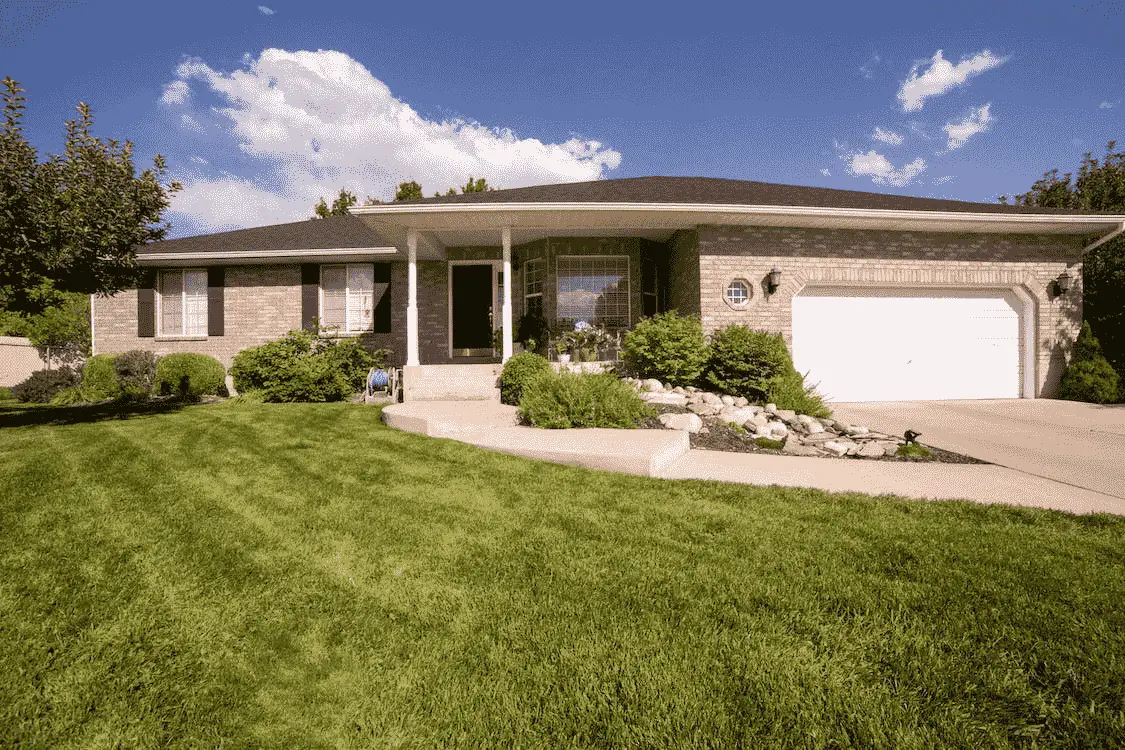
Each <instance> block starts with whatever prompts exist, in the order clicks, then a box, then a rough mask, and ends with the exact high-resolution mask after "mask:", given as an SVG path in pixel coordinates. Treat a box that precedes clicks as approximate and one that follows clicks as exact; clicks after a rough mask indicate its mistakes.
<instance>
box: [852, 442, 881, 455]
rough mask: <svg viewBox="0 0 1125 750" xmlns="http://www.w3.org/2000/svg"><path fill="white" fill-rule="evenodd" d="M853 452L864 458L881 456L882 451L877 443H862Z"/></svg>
mask: <svg viewBox="0 0 1125 750" xmlns="http://www.w3.org/2000/svg"><path fill="white" fill-rule="evenodd" d="M855 454H856V455H857V456H863V457H864V458H882V457H883V455H884V451H883V447H882V445H880V444H879V443H864V444H863V445H861V446H860V447H859V450H857V451H856V453H855Z"/></svg>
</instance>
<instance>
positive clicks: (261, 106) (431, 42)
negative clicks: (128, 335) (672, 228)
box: [0, 0, 1125, 235]
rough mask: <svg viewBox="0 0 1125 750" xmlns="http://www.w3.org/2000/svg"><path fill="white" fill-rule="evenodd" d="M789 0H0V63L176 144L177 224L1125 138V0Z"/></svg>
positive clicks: (1018, 160) (830, 175) (985, 179)
mask: <svg viewBox="0 0 1125 750" xmlns="http://www.w3.org/2000/svg"><path fill="white" fill-rule="evenodd" d="M776 5H778V6H781V7H776V8H774V9H773V10H764V9H762V8H761V7H758V6H757V5H756V4H753V3H740V4H737V5H722V4H709V3H703V2H697V3H690V4H679V5H674V6H659V5H655V4H652V3H645V4H638V5H635V6H627V5H623V4H621V5H619V4H612V3H605V2H602V3H584V2H579V1H576V2H571V3H566V4H563V5H559V4H534V3H527V2H522V3H511V4H505V3H499V2H493V3H456V4H444V3H437V2H431V3H425V4H413V3H315V4H314V3H291V2H282V1H281V0H266V5H259V4H258V3H257V2H251V3H243V2H239V1H238V0H227V1H226V2H220V3H211V2H191V3H153V2H143V3H125V2H122V3H113V2H109V1H108V0H106V1H104V2H85V3H84V2H62V1H61V0H59V1H58V2H54V1H53V0H43V1H42V2H25V1H21V0H15V2H12V1H11V0H0V76H2V75H11V76H12V77H14V78H16V79H17V80H19V81H20V82H21V83H22V84H23V86H24V88H25V89H27V96H28V97H29V98H30V111H29V115H28V117H27V122H26V125H27V132H28V134H29V136H30V137H31V139H32V141H33V142H34V143H35V145H36V146H38V147H39V148H40V149H42V150H45V151H54V150H58V149H59V148H60V146H61V143H62V123H63V121H64V120H65V119H67V118H69V117H70V116H72V113H73V107H74V105H75V103H76V102H77V101H78V100H80V99H81V100H85V101H87V102H89V103H90V104H91V105H92V106H93V108H94V111H95V118H96V120H95V121H96V130H97V132H98V134H100V135H103V136H107V137H116V138H122V139H124V138H128V139H130V140H132V141H134V142H135V143H136V145H137V152H138V155H139V157H140V158H141V159H142V160H144V161H145V162H147V161H148V159H150V158H151V155H152V154H154V153H157V152H159V153H162V154H164V155H165V156H166V157H167V159H168V161H169V164H170V166H171V168H172V171H173V173H174V175H175V176H176V177H177V178H179V179H180V180H182V181H183V182H184V183H185V186H186V188H185V190H184V191H183V193H181V194H180V195H178V196H176V199H175V202H174V205H173V208H174V211H173V213H172V214H171V217H170V218H171V219H172V221H173V224H174V233H175V234H176V235H184V234H193V233H197V232H202V231H211V230H216V229H222V228H232V227H237V226H252V225H258V224H264V223H272V222H277V221H285V220H294V219H300V218H303V217H305V216H307V215H308V214H309V213H310V207H311V205H312V203H313V202H314V201H315V198H316V197H317V196H318V195H322V194H329V193H332V192H334V191H335V190H337V189H338V188H339V187H340V186H347V187H349V188H350V189H352V190H353V191H355V192H357V193H359V194H360V195H361V196H365V195H373V196H376V197H380V198H389V197H390V196H391V194H392V193H393V186H394V185H395V184H397V183H398V182H400V181H402V180H405V179H410V178H413V179H417V180H418V181H419V182H421V183H422V184H423V186H424V188H425V189H426V191H427V194H430V193H432V192H433V191H435V190H439V189H440V190H443V191H444V190H445V189H446V188H447V187H449V186H450V185H453V184H463V183H464V181H465V179H466V178H467V177H468V176H469V175H470V174H472V175H473V176H484V177H486V178H487V179H488V180H489V182H490V183H493V184H496V185H499V186H504V187H515V186H519V185H526V184H533V183H544V182H559V181H565V180H575V179H592V178H598V177H635V176H641V175H652V174H663V175H702V176H712V177H730V178H738V179H752V180H763V181H768V182H785V183H792V184H802V185H817V186H823V187H838V188H849V189H857V190H874V191H880V192H889V193H898V194H910V195H923V196H936V197H951V198H959V199H965V200H979V201H992V200H995V198H996V196H998V195H1000V194H1004V193H1007V194H1009V195H1010V194H1012V193H1015V192H1020V191H1023V190H1026V189H1027V188H1028V187H1029V186H1030V184H1031V183H1032V182H1033V181H1034V180H1035V179H1036V178H1037V177H1038V176H1039V175H1040V174H1042V173H1043V172H1044V171H1045V170H1047V169H1049V168H1051V167H1060V168H1062V169H1064V170H1070V169H1073V168H1074V167H1076V166H1077V164H1078V163H1079V161H1080V160H1081V157H1082V154H1083V153H1084V152H1086V151H1093V152H1094V153H1095V155H1100V154H1101V153H1102V152H1103V151H1104V148H1105V143H1106V141H1107V140H1110V139H1115V138H1121V139H1122V140H1123V141H1125V137H1123V136H1125V129H1123V128H1122V124H1123V117H1122V115H1123V113H1125V52H1123V51H1122V50H1125V44H1123V42H1125V39H1123V36H1125V34H1123V29H1125V3H1122V2H1104V1H1103V2H1091V3H1081V2H1079V3H1075V4H1066V5H1061V4H1050V5H1047V4H1044V5H1043V6H1039V5H1037V4H1035V3H1023V2H1021V3H999V4H992V5H988V6H985V7H981V6H978V5H976V4H969V3H966V4H961V5H957V4H952V3H931V4H922V3H901V2H900V3H896V4H885V5H878V4H871V5H867V6H864V7H856V6H854V5H851V4H844V3H834V4H829V5H825V6H824V7H819V6H815V5H807V4H801V3H780V4H776ZM939 51H940V56H939Z"/></svg>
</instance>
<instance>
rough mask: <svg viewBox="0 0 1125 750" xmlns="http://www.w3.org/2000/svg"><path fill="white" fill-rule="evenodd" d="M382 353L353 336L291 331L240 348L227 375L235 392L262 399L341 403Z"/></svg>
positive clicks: (377, 363)
mask: <svg viewBox="0 0 1125 750" xmlns="http://www.w3.org/2000/svg"><path fill="white" fill-rule="evenodd" d="M385 354H386V352H384V351H382V350H380V351H378V352H376V354H375V355H372V354H371V353H370V352H368V351H367V350H366V349H364V348H363V347H362V346H361V345H360V343H359V341H357V340H355V339H343V340H341V341H336V340H333V339H323V338H320V337H319V336H317V335H316V334H315V333H312V332H311V331H290V332H289V333H288V334H286V335H285V336H284V337H282V338H280V339H278V340H277V341H271V342H269V343H268V344H263V345H261V346H255V347H252V348H250V349H244V350H243V351H241V352H239V353H238V354H237V355H235V358H234V361H233V363H232V364H231V368H230V373H231V378H232V379H233V380H234V387H235V390H237V391H238V392H239V393H243V392H248V391H260V392H261V395H262V398H263V399H264V400H265V401H271V402H292V401H341V400H343V399H345V398H347V397H348V396H350V395H351V394H353V393H355V392H356V391H360V390H362V389H363V386H364V383H365V381H366V379H367V373H368V371H369V370H370V369H371V368H372V367H379V366H381V360H382V358H383V356H384V355H385Z"/></svg>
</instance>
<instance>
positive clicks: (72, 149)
mask: <svg viewBox="0 0 1125 750" xmlns="http://www.w3.org/2000/svg"><path fill="white" fill-rule="evenodd" d="M2 83H3V86H4V92H3V100H4V112H3V123H2V124H0V251H2V252H0V309H5V310H8V311H15V312H25V313H36V312H40V311H42V310H44V309H45V308H47V307H50V306H52V305H54V304H59V303H60V301H61V299H62V298H61V297H60V296H59V294H60V293H64V292H74V293H80V294H102V295H109V294H114V293H116V292H119V291H121V290H123V289H126V288H129V287H131V286H133V285H134V284H135V283H136V281H137V277H138V267H137V263H136V252H135V250H136V248H137V247H138V246H141V245H144V244H147V243H150V242H154V241H156V240H160V239H163V238H164V236H165V235H166V234H167V232H168V230H169V228H170V225H169V224H167V223H166V222H165V223H162V221H161V219H162V216H163V213H164V210H165V209H166V208H167V207H168V205H169V199H170V196H171V195H172V194H173V193H175V192H176V191H178V190H179V189H180V184H179V183H178V182H176V181H175V180H173V181H170V182H168V183H167V184H165V183H164V182H163V179H164V177H165V175H166V174H167V167H166V165H165V162H164V159H163V157H161V156H160V155H159V154H157V155H156V156H155V157H154V158H153V166H152V168H150V169H146V170H144V171H143V172H141V173H140V174H139V175H138V174H137V173H136V169H135V167H134V164H133V144H132V143H131V142H129V141H125V142H124V143H122V142H120V141H117V140H115V139H112V138H111V139H108V140H104V141H103V140H102V139H101V138H98V137H96V136H94V135H93V134H92V132H91V131H92V129H93V113H92V111H91V109H90V107H89V105H87V104H86V103H85V102H79V104H78V107H77V111H78V117H77V118H76V119H74V120H71V121H69V122H67V123H66V146H65V149H64V151H63V153H61V154H50V155H48V157H47V160H46V161H42V162H41V161H39V155H38V152H37V151H36V150H35V148H34V147H32V146H31V145H30V144H29V143H28V142H27V139H26V138H25V137H24V134H23V127H22V119H23V114H24V111H25V109H26V101H27V100H26V98H25V97H24V96H22V94H23V89H22V88H20V86H19V83H18V82H17V81H14V80H13V79H12V78H10V77H8V78H5V79H3V81H2Z"/></svg>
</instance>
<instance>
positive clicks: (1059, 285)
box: [1051, 271, 1070, 297]
mask: <svg viewBox="0 0 1125 750" xmlns="http://www.w3.org/2000/svg"><path fill="white" fill-rule="evenodd" d="M1051 286H1052V289H1051V293H1052V295H1053V296H1055V297H1061V296H1062V295H1064V294H1066V293H1067V290H1069V289H1070V274H1069V273H1067V272H1066V271H1063V272H1062V273H1060V274H1059V277H1058V278H1057V279H1055V280H1054V281H1053V282H1051Z"/></svg>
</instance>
